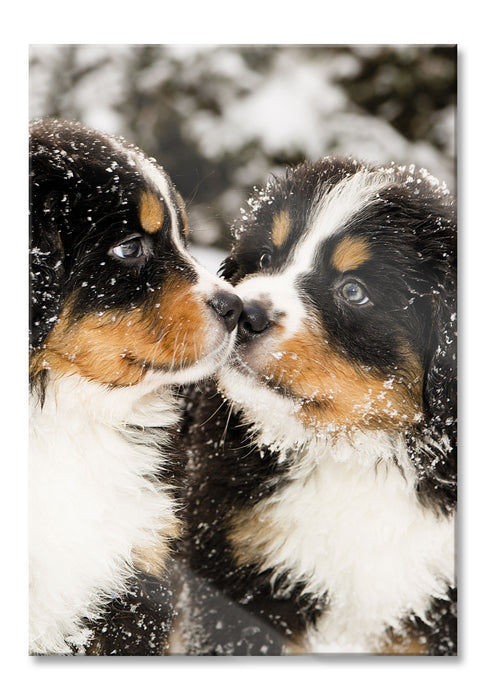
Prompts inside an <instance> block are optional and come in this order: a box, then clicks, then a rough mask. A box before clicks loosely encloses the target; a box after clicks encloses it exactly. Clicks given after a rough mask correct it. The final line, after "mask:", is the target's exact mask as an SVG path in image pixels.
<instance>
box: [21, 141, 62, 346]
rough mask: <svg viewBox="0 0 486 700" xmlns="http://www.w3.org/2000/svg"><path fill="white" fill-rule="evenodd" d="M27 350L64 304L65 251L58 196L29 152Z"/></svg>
mask: <svg viewBox="0 0 486 700" xmlns="http://www.w3.org/2000/svg"><path fill="white" fill-rule="evenodd" d="M30 178H31V179H30V235H29V255H30V314H29V335H30V338H29V341H30V350H31V351H32V350H37V349H39V348H40V347H41V346H42V344H43V343H44V341H45V339H46V337H47V335H48V334H49V331H50V330H51V328H52V327H53V326H54V324H55V322H56V320H57V318H58V315H59V313H60V310H61V308H62V304H63V297H64V293H63V286H64V276H65V273H64V249H63V245H62V242H61V235H60V226H59V223H60V222H59V217H58V207H59V195H57V193H56V190H55V184H54V183H53V181H52V179H51V177H50V176H49V172H48V167H47V165H46V161H45V160H44V158H43V157H42V156H41V154H38V153H35V151H32V150H31V158H30Z"/></svg>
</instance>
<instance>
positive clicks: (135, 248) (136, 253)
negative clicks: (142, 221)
mask: <svg viewBox="0 0 486 700" xmlns="http://www.w3.org/2000/svg"><path fill="white" fill-rule="evenodd" d="M110 253H111V254H112V255H114V256H115V257H116V258H122V260H133V259H136V258H141V257H142V256H143V255H144V248H143V244H142V239H141V237H140V236H134V237H133V238H129V239H128V240H127V241H123V243H120V244H119V245H116V246H113V248H110Z"/></svg>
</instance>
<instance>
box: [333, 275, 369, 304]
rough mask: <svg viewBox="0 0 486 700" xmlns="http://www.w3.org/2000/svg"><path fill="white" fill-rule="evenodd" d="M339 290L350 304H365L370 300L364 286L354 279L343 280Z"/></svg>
mask: <svg viewBox="0 0 486 700" xmlns="http://www.w3.org/2000/svg"><path fill="white" fill-rule="evenodd" d="M339 291H340V292H341V296H343V297H344V299H346V301H349V302H350V303H351V304H357V305H361V304H366V303H367V302H368V301H369V300H370V299H369V297H368V294H367V293H366V290H365V288H364V287H363V286H362V285H361V284H360V283H359V282H356V281H355V280H351V281H349V282H345V283H344V284H343V285H342V287H341V288H340V290H339Z"/></svg>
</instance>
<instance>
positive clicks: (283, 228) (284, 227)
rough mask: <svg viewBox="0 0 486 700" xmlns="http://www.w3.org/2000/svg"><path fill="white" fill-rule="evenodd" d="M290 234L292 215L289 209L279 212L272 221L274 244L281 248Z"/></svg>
mask: <svg viewBox="0 0 486 700" xmlns="http://www.w3.org/2000/svg"><path fill="white" fill-rule="evenodd" d="M289 233H290V214H289V212H288V210H287V209H283V210H282V211H279V212H277V213H276V214H274V216H273V220H272V242H273V244H274V245H275V246H276V247H277V248H280V247H281V246H282V245H283V244H284V243H285V241H286V240H287V238H288V235H289Z"/></svg>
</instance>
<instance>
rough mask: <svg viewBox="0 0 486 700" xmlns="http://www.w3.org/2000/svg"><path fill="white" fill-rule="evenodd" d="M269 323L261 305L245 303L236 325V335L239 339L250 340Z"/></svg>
mask: <svg viewBox="0 0 486 700" xmlns="http://www.w3.org/2000/svg"><path fill="white" fill-rule="evenodd" d="M270 325H271V322H270V319H269V318H268V314H267V312H266V310H265V308H264V307H263V306H261V305H260V304H257V303H252V304H245V305H244V307H243V312H242V314H241V316H240V321H239V325H238V337H239V338H240V339H241V340H250V339H251V338H253V337H254V336H256V335H258V334H259V333H263V331H264V330H266V329H267V328H268V327H269V326H270Z"/></svg>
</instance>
